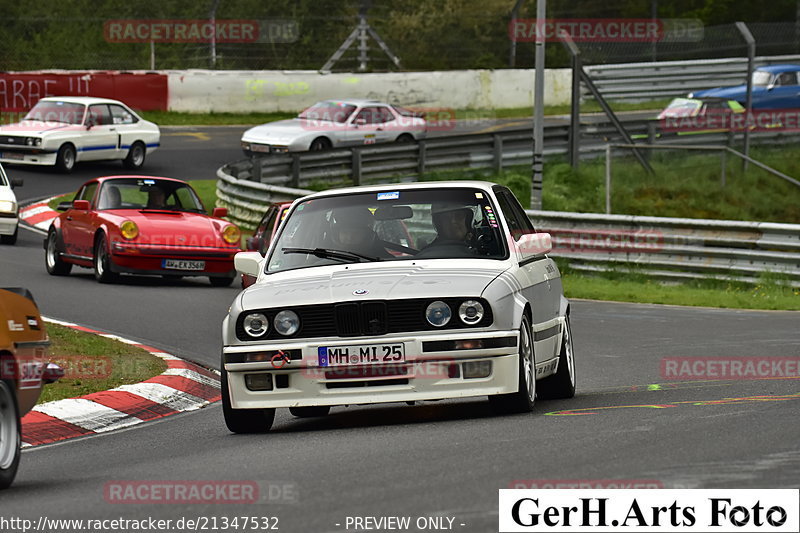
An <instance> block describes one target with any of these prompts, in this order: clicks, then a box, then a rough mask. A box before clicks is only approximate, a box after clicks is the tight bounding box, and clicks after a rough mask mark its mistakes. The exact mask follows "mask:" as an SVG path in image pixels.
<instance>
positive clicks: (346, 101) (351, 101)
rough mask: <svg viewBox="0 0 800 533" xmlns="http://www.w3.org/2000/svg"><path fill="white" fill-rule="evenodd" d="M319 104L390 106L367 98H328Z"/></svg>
mask: <svg viewBox="0 0 800 533" xmlns="http://www.w3.org/2000/svg"><path fill="white" fill-rule="evenodd" d="M320 102H333V103H336V104H349V105H357V106H364V105H375V104H380V105H390V104H387V103H386V102H380V101H378V100H370V99H367V98H328V99H327V100H320V101H319V102H317V103H320Z"/></svg>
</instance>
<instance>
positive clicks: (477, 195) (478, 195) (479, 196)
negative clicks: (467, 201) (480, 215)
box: [475, 192, 483, 200]
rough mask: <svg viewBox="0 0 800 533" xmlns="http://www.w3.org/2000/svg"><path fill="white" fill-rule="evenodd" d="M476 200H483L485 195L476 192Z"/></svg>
mask: <svg viewBox="0 0 800 533" xmlns="http://www.w3.org/2000/svg"><path fill="white" fill-rule="evenodd" d="M475 198H477V199H478V200H480V199H481V198H483V193H482V192H476V193H475Z"/></svg>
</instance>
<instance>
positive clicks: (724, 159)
mask: <svg viewBox="0 0 800 533" xmlns="http://www.w3.org/2000/svg"><path fill="white" fill-rule="evenodd" d="M720 166H721V167H722V168H721V169H720V170H721V172H720V174H721V177H720V179H721V180H722V187H723V188H725V181H726V179H725V170H726V167H727V166H728V151H727V150H722V161H720Z"/></svg>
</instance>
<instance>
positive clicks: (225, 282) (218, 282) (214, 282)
mask: <svg viewBox="0 0 800 533" xmlns="http://www.w3.org/2000/svg"><path fill="white" fill-rule="evenodd" d="M234 279H235V278H217V277H213V278H208V281H209V282H210V283H211V286H212V287H230V286H231V283H233V280H234Z"/></svg>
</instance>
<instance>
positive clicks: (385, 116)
mask: <svg viewBox="0 0 800 533" xmlns="http://www.w3.org/2000/svg"><path fill="white" fill-rule="evenodd" d="M378 114H379V119H380V120H379V122H381V123H383V122H390V121H392V120H394V114H392V112H391V111H390V110H389V108H388V107H379V108H378Z"/></svg>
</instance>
